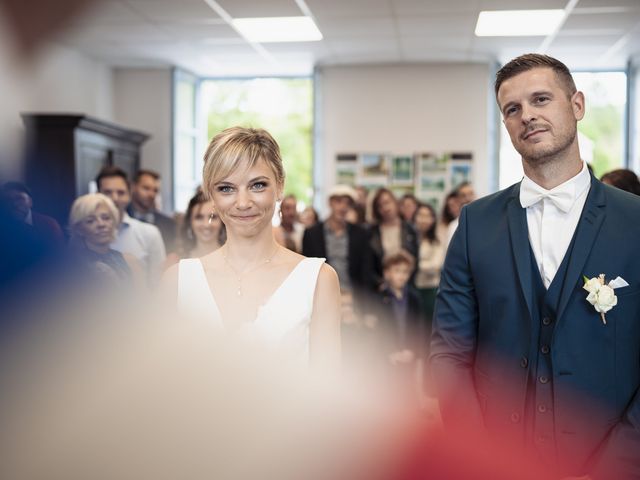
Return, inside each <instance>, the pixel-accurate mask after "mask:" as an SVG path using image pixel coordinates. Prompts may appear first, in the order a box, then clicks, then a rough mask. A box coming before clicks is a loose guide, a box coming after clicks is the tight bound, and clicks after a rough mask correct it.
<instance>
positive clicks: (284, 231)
mask: <svg viewBox="0 0 640 480" xmlns="http://www.w3.org/2000/svg"><path fill="white" fill-rule="evenodd" d="M297 207H298V201H297V199H296V197H295V195H287V196H286V197H284V198H283V199H282V202H280V225H279V226H277V227H275V228H274V230H273V234H274V236H275V239H276V241H277V242H278V243H279V244H280V245H282V246H283V247H286V248H288V249H289V250H292V251H294V252H296V253H300V252H302V235H303V234H304V225H302V224H301V223H300V222H298V208H297Z"/></svg>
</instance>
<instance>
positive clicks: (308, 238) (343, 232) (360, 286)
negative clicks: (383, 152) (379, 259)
mask: <svg viewBox="0 0 640 480" xmlns="http://www.w3.org/2000/svg"><path fill="white" fill-rule="evenodd" d="M355 200H356V193H355V191H354V190H353V189H352V188H351V187H349V186H347V185H337V186H335V187H333V188H332V189H331V190H330V192H329V208H330V209H331V213H330V214H329V218H327V219H326V221H324V222H319V223H317V224H316V225H314V226H312V227H310V228H308V229H307V230H306V231H305V233H304V237H303V239H302V254H303V255H305V256H307V257H324V258H326V259H327V263H329V265H331V266H332V267H333V268H334V269H335V271H336V273H337V274H338V278H339V279H340V289H341V290H342V292H343V293H347V292H349V293H352V294H353V296H354V300H355V303H356V305H355V306H356V308H358V307H359V306H360V305H361V303H362V297H363V296H364V295H365V294H366V289H367V287H366V283H365V282H366V279H367V278H368V276H367V268H369V266H370V265H371V257H370V254H369V253H368V252H369V250H368V246H367V245H368V243H367V232H366V230H365V229H364V228H362V227H360V226H358V225H353V224H351V223H348V222H347V212H348V211H349V207H351V206H352V205H353V204H354V203H355Z"/></svg>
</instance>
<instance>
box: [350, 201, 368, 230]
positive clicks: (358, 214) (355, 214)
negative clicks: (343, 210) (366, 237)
mask: <svg viewBox="0 0 640 480" xmlns="http://www.w3.org/2000/svg"><path fill="white" fill-rule="evenodd" d="M347 222H349V223H353V224H354V225H360V226H361V227H364V228H368V227H369V225H368V224H367V211H366V209H365V208H364V207H363V206H362V205H360V204H359V203H354V204H353V205H351V207H349V211H348V212H347Z"/></svg>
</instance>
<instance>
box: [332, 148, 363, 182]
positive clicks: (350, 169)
mask: <svg viewBox="0 0 640 480" xmlns="http://www.w3.org/2000/svg"><path fill="white" fill-rule="evenodd" d="M336 184H339V185H351V186H354V185H357V184H358V155H357V154H355V153H339V154H338V155H336Z"/></svg>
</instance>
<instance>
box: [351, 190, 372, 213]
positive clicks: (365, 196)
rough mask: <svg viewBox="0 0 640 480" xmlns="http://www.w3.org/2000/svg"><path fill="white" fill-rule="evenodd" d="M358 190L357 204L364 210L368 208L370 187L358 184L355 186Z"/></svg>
mask: <svg viewBox="0 0 640 480" xmlns="http://www.w3.org/2000/svg"><path fill="white" fill-rule="evenodd" d="M354 190H355V191H356V205H360V206H361V207H362V208H364V210H365V211H366V210H367V206H368V200H369V189H368V188H367V187H364V186H362V185H358V186H357V187H354Z"/></svg>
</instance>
